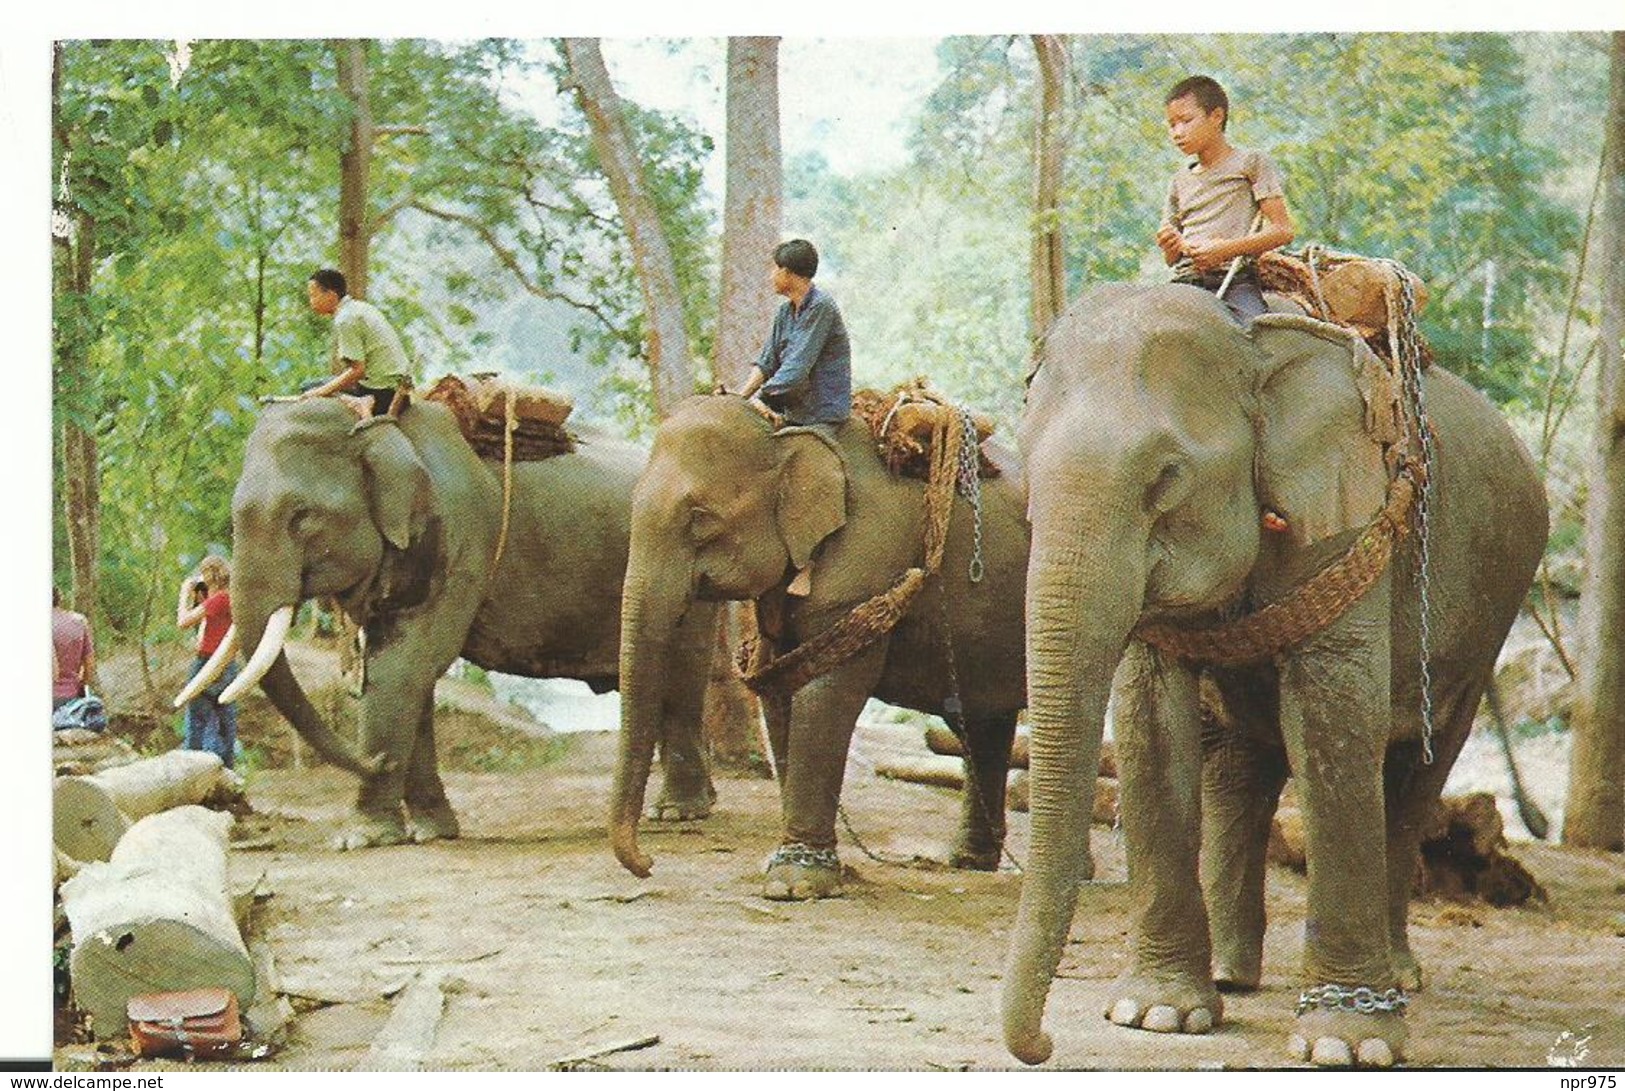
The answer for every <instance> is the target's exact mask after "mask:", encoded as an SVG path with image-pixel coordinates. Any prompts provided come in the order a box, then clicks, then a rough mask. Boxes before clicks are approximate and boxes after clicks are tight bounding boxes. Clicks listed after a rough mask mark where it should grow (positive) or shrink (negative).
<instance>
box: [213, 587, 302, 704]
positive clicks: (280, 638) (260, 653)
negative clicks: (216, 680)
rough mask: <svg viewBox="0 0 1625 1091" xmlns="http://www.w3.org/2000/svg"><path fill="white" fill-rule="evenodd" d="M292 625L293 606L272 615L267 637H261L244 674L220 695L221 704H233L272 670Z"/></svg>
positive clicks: (266, 633) (266, 626)
mask: <svg viewBox="0 0 1625 1091" xmlns="http://www.w3.org/2000/svg"><path fill="white" fill-rule="evenodd" d="M292 625H293V607H292V606H283V607H280V608H279V609H278V610H277V612H276V613H274V614H272V615H271V619H270V620H269V621H267V622H266V623H265V635H264V636H262V637H260V646H259V647H257V648H255V649H254V654H253V655H251V656H249V658H248V665H247V666H245V667H244V668H243V673H241V674H239V675H238V676H237V678H236V679H235V680H234V681H233V682H232V683H231V685H229V686H227V687H226V690H225V692H224V693H222V694H221V695H220V703H221V704H223V705H229V704H231V703H232V702H233V701H235V700H236V699H237V698H239V697H241V696H242V695H243V691H244V690H246V689H247V688H248V687H249V686H252V685H255V684H256V683H258V682H259V680H260V679H261V678H264V677H265V672H266V671H268V670H270V669H271V664H272V663H275V662H276V657H277V656H279V655H281V654H282V644H283V642H284V641H286V640H287V639H288V629H289V628H290V627H291V626H292Z"/></svg>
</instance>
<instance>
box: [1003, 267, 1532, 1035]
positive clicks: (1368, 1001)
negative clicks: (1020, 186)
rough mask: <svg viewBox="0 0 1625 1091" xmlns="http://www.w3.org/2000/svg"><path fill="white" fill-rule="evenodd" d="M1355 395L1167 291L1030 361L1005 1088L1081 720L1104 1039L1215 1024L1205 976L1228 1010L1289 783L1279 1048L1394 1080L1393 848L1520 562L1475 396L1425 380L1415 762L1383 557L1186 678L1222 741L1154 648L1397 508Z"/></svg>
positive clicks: (1072, 813)
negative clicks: (1336, 592) (1295, 807)
mask: <svg viewBox="0 0 1625 1091" xmlns="http://www.w3.org/2000/svg"><path fill="white" fill-rule="evenodd" d="M1373 368H1376V369H1377V370H1373ZM1379 372H1380V365H1378V364H1377V363H1376V360H1375V358H1374V357H1373V356H1371V354H1370V353H1369V351H1368V350H1366V349H1365V347H1364V345H1363V344H1361V343H1359V342H1358V339H1357V338H1355V337H1354V336H1353V335H1352V334H1347V333H1344V332H1343V331H1341V330H1338V329H1336V328H1335V327H1331V326H1327V325H1324V324H1321V323H1315V322H1312V321H1310V320H1308V319H1306V318H1303V317H1301V316H1287V315H1272V316H1266V317H1264V318H1262V319H1260V320H1258V322H1257V323H1255V324H1254V325H1253V327H1252V328H1251V330H1250V331H1247V332H1244V331H1243V330H1242V329H1241V328H1239V327H1238V326H1236V325H1235V324H1234V323H1233V322H1231V321H1230V320H1229V318H1228V317H1227V315H1226V313H1225V310H1224V308H1223V306H1222V305H1221V304H1220V303H1219V302H1217V301H1216V300H1215V298H1214V297H1213V296H1212V295H1211V294H1209V293H1206V292H1203V291H1201V290H1200V289H1196V288H1190V287H1185V286H1180V285H1162V286H1138V287H1136V286H1126V285H1114V286H1107V287H1102V288H1100V289H1097V290H1095V291H1093V292H1092V293H1090V294H1088V295H1086V296H1085V297H1083V298H1082V299H1080V300H1079V301H1078V302H1077V304H1076V305H1075V306H1073V307H1072V308H1071V309H1070V310H1069V311H1068V313H1067V314H1066V315H1065V316H1063V317H1062V319H1061V320H1060V321H1059V322H1058V323H1057V324H1056V326H1055V327H1054V328H1053V330H1052V331H1051V332H1050V333H1049V335H1048V337H1047V340H1046V343H1045V346H1044V350H1043V353H1042V357H1041V361H1040V366H1039V367H1038V369H1037V371H1036V373H1035V374H1034V376H1033V378H1032V382H1031V387H1030V390H1029V394H1028V401H1027V408H1026V412H1025V415H1024V419H1023V424H1022V434H1021V444H1022V449H1023V452H1024V454H1025V456H1026V458H1027V462H1028V478H1029V489H1030V511H1031V516H1032V523H1033V549H1032V563H1031V566H1030V568H1029V572H1028V583H1027V600H1028V603H1029V609H1030V623H1029V629H1028V665H1029V691H1030V705H1029V715H1030V717H1031V721H1032V751H1031V782H1030V783H1031V813H1032V845H1031V848H1030V852H1029V860H1028V866H1027V870H1026V874H1025V876H1024V878H1023V883H1022V893H1021V904H1020V909H1019V911H1018V915H1017V921H1016V925H1015V929H1014V932H1013V934H1012V938H1011V953H1010V963H1009V969H1008V973H1007V976H1006V980H1005V986H1004V1002H1003V1004H1004V1033H1005V1041H1006V1044H1007V1046H1008V1047H1009V1049H1010V1051H1011V1052H1012V1053H1013V1054H1014V1055H1015V1056H1016V1057H1018V1058H1020V1059H1021V1060H1023V1061H1026V1062H1028V1063H1035V1064H1036V1063H1039V1062H1041V1061H1043V1060H1044V1059H1045V1058H1047V1057H1048V1056H1049V1054H1050V1051H1051V1045H1052V1043H1051V1040H1050V1038H1049V1037H1048V1036H1047V1035H1046V1034H1045V1033H1044V1032H1043V1031H1042V1029H1041V1025H1040V1024H1041V1020H1042V1016H1043V1009H1044V1002H1045V998H1046V995H1047V993H1048V990H1049V983H1050V980H1051V977H1052V975H1053V973H1054V970H1055V967H1056V964H1057V959H1058V957H1059V954H1060V951H1061V945H1062V943H1063V942H1064V940H1065V938H1066V934H1067V927H1068V922H1069V921H1070V920H1071V918H1072V913H1073V909H1074V907H1075V905H1076V902H1077V897H1078V888H1079V882H1080V880H1081V879H1082V878H1083V877H1084V876H1086V875H1087V874H1088V873H1089V868H1090V864H1089V855H1088V845H1087V840H1086V837H1087V831H1088V822H1089V799H1088V795H1087V793H1086V792H1085V791H1083V790H1082V786H1086V785H1088V784H1089V783H1091V778H1090V777H1088V776H1086V775H1085V774H1086V773H1088V772H1089V771H1092V770H1093V769H1094V766H1095V761H1096V755H1097V753H1098V749H1099V745H1100V739H1101V733H1102V722H1103V719H1104V717H1105V714H1106V711H1107V703H1108V694H1109V693H1110V694H1111V701H1112V709H1113V723H1114V728H1115V732H1116V741H1117V756H1118V761H1119V764H1120V767H1121V775H1122V801H1121V808H1122V822H1123V834H1124V840H1125V845H1126V849H1127V853H1128V869H1129V882H1130V887H1131V895H1132V901H1133V905H1134V929H1133V938H1132V941H1131V949H1130V965H1129V967H1128V968H1127V969H1126V970H1125V971H1124V972H1123V974H1122V975H1121V976H1120V977H1119V978H1118V979H1117V981H1116V983H1115V984H1114V985H1113V986H1112V989H1111V992H1110V995H1109V997H1108V999H1107V1002H1106V1005H1105V1009H1106V1012H1107V1015H1108V1017H1109V1018H1110V1019H1111V1020H1112V1021H1113V1022H1114V1023H1119V1024H1122V1025H1126V1026H1137V1027H1142V1028H1144V1029H1148V1030H1160V1031H1184V1032H1202V1031H1205V1030H1207V1029H1208V1028H1210V1027H1212V1026H1213V1025H1215V1024H1216V1023H1217V1022H1218V1021H1219V1019H1220V1018H1221V1015H1222V1011H1223V1007H1222V1004H1221V1001H1220V996H1219V992H1218V990H1217V989H1216V987H1215V973H1216V974H1217V977H1218V979H1219V982H1220V983H1221V984H1226V985H1232V986H1235V987H1239V988H1246V987H1251V986H1256V985H1257V983H1258V981H1259V973H1260V952H1261V949H1262V943H1263V935H1264V912H1263V905H1264V902H1263V898H1264V892H1263V881H1264V847H1265V840H1266V837H1267V832H1268V830H1269V826H1270V819H1271V816H1272V814H1273V812H1274V809H1275V806H1276V802H1277V800H1278V796H1279V793H1280V790H1281V787H1282V783H1283V781H1284V779H1285V778H1286V776H1287V775H1288V772H1289V771H1290V774H1291V775H1292V776H1293V777H1294V778H1295V784H1296V791H1297V795H1298V798H1299V800H1300V802H1301V804H1302V809H1303V815H1304V823H1305V833H1306V846H1307V854H1308V858H1309V892H1308V921H1307V924H1306V927H1305V955H1304V963H1303V971H1302V972H1303V975H1304V978H1305V981H1306V985H1307V986H1308V987H1307V988H1306V989H1305V991H1304V993H1303V995H1302V996H1301V997H1300V1002H1299V1006H1298V1012H1299V1014H1298V1019H1297V1023H1296V1027H1295V1031H1294V1034H1293V1041H1292V1042H1291V1043H1290V1048H1291V1050H1292V1052H1293V1053H1295V1054H1296V1055H1297V1056H1299V1057H1300V1058H1302V1057H1308V1058H1309V1059H1311V1060H1312V1061H1314V1062H1315V1063H1317V1064H1326V1065H1346V1064H1351V1063H1358V1064H1362V1065H1373V1066H1382V1065H1388V1064H1392V1063H1394V1062H1395V1061H1396V1060H1398V1059H1399V1058H1400V1056H1401V1054H1402V1051H1403V1048H1404V1046H1405V1039H1406V1033H1405V1025H1404V1021H1403V1019H1402V1016H1403V1013H1404V1006H1405V998H1404V994H1403V990H1402V988H1401V986H1402V984H1410V985H1415V984H1417V982H1418V980H1419V970H1418V968H1417V966H1416V962H1415V959H1414V958H1413V957H1412V955H1411V952H1410V948H1409V945H1408V943H1407V940H1406V934H1405V914H1406V905H1407V901H1408V896H1409V884H1410V879H1411V875H1412V871H1413V868H1414V865H1415V861H1416V853H1417V839H1418V833H1419V828H1420V825H1421V823H1422V822H1423V820H1424V819H1425V818H1426V816H1427V812H1428V810H1429V808H1430V807H1431V806H1432V805H1433V804H1434V803H1435V801H1436V800H1437V798H1438V795H1439V792H1440V789H1441V788H1442V786H1443V784H1444V780H1445V777H1446V774H1447V773H1448V772H1449V770H1450V766H1451V763H1452V762H1453V761H1454V760H1455V758H1456V755H1457V754H1458V752H1459V751H1460V748H1461V745H1462V743H1463V741H1464V740H1465V739H1466V737H1467V735H1468V732H1469V730H1470V728H1471V724H1472V720H1473V715H1474V711H1475V709H1476V707H1477V705H1478V701H1479V696H1480V694H1481V693H1482V691H1483V689H1484V686H1485V684H1486V682H1487V681H1488V679H1489V677H1490V675H1491V672H1492V670H1493V667H1494V662H1495V657H1496V654H1497V651H1498V649H1499V648H1500V646H1501V642H1502V640H1503V639H1504V638H1505V635H1506V632H1507V630H1508V628H1509V627H1510V625H1511V623H1512V621H1513V619H1514V617H1515V615H1516V613H1517V611H1518V609H1519V606H1520V604H1521V602H1522V601H1523V597H1524V595H1525V593H1526V591H1527V589H1528V586H1529V582H1530V579H1531V576H1532V574H1533V572H1534V569H1535V566H1536V565H1537V563H1538V561H1539V558H1540V556H1541V552H1542V549H1543V547H1544V543H1545V539H1546V502H1545V496H1544V492H1543V490H1542V488H1541V484H1540V480H1539V477H1538V476H1537V474H1536V471H1535V467H1534V466H1533V464H1532V463H1531V461H1530V459H1529V457H1528V455H1527V453H1526V452H1525V451H1524V450H1523V448H1522V446H1521V445H1520V444H1519V442H1518V440H1517V439H1516V437H1515V436H1514V435H1513V433H1512V431H1511V430H1510V429H1509V428H1508V427H1507V425H1506V423H1505V422H1504V421H1503V420H1502V418H1501V417H1500V415H1499V414H1498V413H1497V412H1496V410H1495V409H1494V407H1492V406H1491V405H1490V404H1489V402H1488V401H1487V400H1486V399H1484V398H1483V397H1482V396H1481V395H1479V394H1478V393H1477V392H1476V391H1474V390H1473V389H1471V388H1470V387H1469V386H1468V385H1467V384H1466V383H1464V382H1462V381H1461V380H1460V379H1458V378H1456V377H1455V376H1453V375H1451V374H1449V373H1448V372H1446V371H1444V370H1443V369H1442V368H1438V367H1434V368H1432V369H1430V370H1429V371H1427V372H1426V374H1425V379H1424V380H1423V383H1422V385H1423V388H1424V392H1425V404H1426V409H1427V413H1428V416H1429V418H1430V419H1431V423H1432V427H1433V430H1434V435H1435V436H1436V438H1437V443H1436V451H1435V455H1434V459H1433V461H1432V465H1431V470H1430V472H1431V480H1432V488H1431V489H1430V490H1429V491H1428V493H1427V495H1428V497H1429V503H1430V509H1429V511H1428V512H1427V520H1428V522H1427V530H1428V538H1429V541H1428V551H1429V554H1430V555H1429V558H1428V562H1429V563H1428V569H1427V571H1428V579H1429V586H1428V600H1429V604H1430V609H1429V612H1428V619H1429V622H1430V624H1429V629H1430V639H1429V646H1428V657H1427V665H1428V668H1429V670H1430V673H1431V687H1430V689H1429V696H1430V698H1431V704H1432V714H1433V715H1432V732H1431V736H1430V737H1424V734H1425V733H1424V725H1423V722H1422V716H1421V712H1420V710H1421V708H1422V700H1423V697H1422V692H1421V689H1422V681H1421V678H1422V670H1421V654H1420V647H1419V643H1420V636H1419V620H1418V619H1419V615H1420V612H1419V606H1418V602H1419V593H1418V585H1417V579H1416V573H1417V571H1418V565H1417V558H1416V555H1415V554H1416V550H1417V548H1418V546H1417V541H1418V535H1417V534H1415V533H1412V534H1410V535H1409V536H1408V537H1403V536H1402V537H1400V541H1399V545H1398V546H1397V547H1396V548H1395V553H1394V555H1393V559H1392V562H1391V563H1390V564H1388V565H1387V566H1386V568H1383V569H1381V570H1380V574H1378V575H1376V576H1375V577H1374V580H1373V581H1372V582H1371V583H1370V586H1369V588H1368V589H1367V590H1366V591H1365V592H1364V593H1363V594H1362V595H1358V596H1357V597H1353V599H1352V605H1350V606H1348V608H1347V610H1346V612H1344V613H1342V614H1341V616H1338V617H1336V619H1335V620H1332V621H1330V624H1329V625H1327V626H1326V627H1324V628H1322V629H1320V630H1319V631H1318V632H1314V633H1313V635H1309V636H1307V637H1306V638H1305V639H1302V640H1300V641H1298V642H1297V643H1295V644H1293V645H1291V646H1289V647H1287V648H1286V649H1285V650H1283V651H1280V652H1279V653H1277V654H1275V655H1273V656H1272V657H1271V659H1270V660H1269V661H1266V662H1263V663H1261V664H1259V665H1256V666H1228V667H1225V668H1223V669H1214V670H1211V671H1209V672H1208V675H1209V683H1208V686H1207V687H1204V688H1207V689H1209V690H1210V691H1211V692H1213V693H1215V694H1217V696H1218V698H1219V700H1220V701H1221V702H1222V704H1223V706H1224V709H1223V714H1222V715H1221V716H1219V717H1218V719H1219V720H1221V721H1224V722H1228V723H1231V724H1233V725H1235V726H1234V727H1232V728H1230V729H1228V730H1221V729H1216V728H1211V727H1210V728H1209V729H1208V737H1207V738H1205V739H1204V738H1203V737H1202V733H1203V717H1202V713H1201V709H1200V707H1199V705H1200V701H1199V695H1198V689H1199V681H1200V680H1201V674H1202V670H1201V668H1200V667H1199V666H1198V665H1197V664H1196V663H1194V662H1192V661H1191V660H1190V659H1189V658H1188V657H1187V655H1186V654H1185V653H1183V652H1181V651H1179V650H1178V649H1177V648H1176V649H1175V650H1173V651H1170V650H1168V645H1167V643H1166V641H1165V639H1163V638H1165V637H1166V635H1167V634H1168V633H1169V632H1178V631H1182V630H1188V629H1189V628H1190V627H1193V626H1206V625H1211V624H1214V623H1215V622H1216V621H1217V620H1218V619H1220V618H1221V617H1224V616H1227V614H1228V613H1229V612H1231V611H1234V610H1236V609H1238V608H1240V609H1243V610H1245V609H1247V608H1249V607H1256V606H1257V605H1260V604H1264V603H1274V602H1276V601H1277V600H1280V599H1282V598H1283V597H1285V596H1286V595H1287V594H1288V593H1289V590H1290V589H1292V588H1294V587H1298V586H1300V585H1301V584H1303V583H1304V581H1305V580H1306V578H1307V577H1309V576H1310V575H1311V574H1314V573H1317V572H1320V571H1321V570H1322V568H1323V566H1325V565H1327V563H1328V562H1329V561H1332V560H1333V559H1334V558H1338V557H1341V556H1344V555H1345V553H1346V551H1348V550H1349V547H1350V543H1351V541H1354V540H1356V539H1358V540H1360V541H1362V542H1364V541H1367V540H1373V539H1368V538H1367V537H1366V534H1367V532H1368V531H1370V530H1371V528H1377V527H1378V526H1379V524H1380V521H1381V520H1382V519H1383V518H1385V517H1387V516H1384V515H1379V514H1378V513H1379V510H1386V511H1387V512H1388V513H1389V515H1392V513H1393V511H1394V510H1396V509H1394V508H1392V507H1385V505H1389V504H1390V502H1391V500H1392V498H1393V497H1394V496H1396V495H1402V494H1401V493H1399V492H1397V491H1396V489H1398V488H1402V487H1400V486H1390V484H1389V481H1390V475H1389V473H1388V471H1387V463H1386V457H1387V455H1388V454H1390V453H1392V451H1391V449H1388V448H1385V447H1384V445H1383V444H1382V443H1380V442H1379V440H1378V438H1377V437H1378V436H1380V434H1381V433H1382V432H1383V431H1384V427H1390V426H1395V425H1398V424H1400V423H1402V418H1400V417H1399V416H1398V415H1397V414H1394V413H1393V412H1392V408H1393V405H1394V399H1393V398H1392V397H1387V398H1385V397H1384V396H1383V391H1384V385H1383V384H1384V378H1385V377H1384V376H1383V375H1382V374H1380V373H1379ZM1387 389H1388V390H1389V391H1390V392H1391V390H1392V387H1391V385H1390V386H1389V387H1388V388H1387ZM1385 415H1386V416H1385ZM1391 525H1397V523H1395V524H1391ZM1153 634H1156V635H1157V637H1158V644H1157V645H1155V646H1154V645H1153V643H1150V642H1148V639H1142V638H1150V637H1152V636H1153ZM1114 671H1116V672H1118V673H1117V676H1116V677H1117V682H1116V688H1115V690H1114V689H1113V687H1112V679H1113V674H1114ZM1426 752H1430V753H1431V761H1429V760H1427V753H1426ZM1204 755H1205V756H1204ZM1199 857H1200V864H1199V863H1198V859H1199ZM1204 887H1205V891H1206V899H1205V902H1204V896H1203V894H1204V889H1203V888H1204ZM1210 914H1211V916H1210ZM1210 923H1211V928H1212V932H1211V937H1210V933H1209V925H1210ZM1215 959H1216V960H1217V965H1216V967H1215V962H1214V960H1215ZM1362 990H1364V991H1362Z"/></svg>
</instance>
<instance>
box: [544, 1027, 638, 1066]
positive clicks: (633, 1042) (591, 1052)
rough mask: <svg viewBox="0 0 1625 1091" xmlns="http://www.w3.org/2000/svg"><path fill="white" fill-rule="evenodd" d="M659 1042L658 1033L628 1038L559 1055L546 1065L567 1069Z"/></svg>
mask: <svg viewBox="0 0 1625 1091" xmlns="http://www.w3.org/2000/svg"><path fill="white" fill-rule="evenodd" d="M659 1044H660V1035H658V1034H649V1035H645V1036H644V1037H642V1038H630V1039H627V1040H626V1041H624V1042H612V1043H610V1044H609V1045H606V1046H596V1047H594V1048H593V1049H584V1050H582V1051H581V1052H579V1053H570V1054H567V1055H566V1056H563V1057H560V1058H559V1059H558V1060H556V1061H554V1062H553V1063H552V1064H550V1065H548V1066H547V1067H548V1068H550V1069H554V1070H568V1069H570V1068H573V1067H575V1066H576V1065H578V1064H584V1063H585V1062H587V1061H592V1060H596V1059H598V1058H599V1057H607V1056H609V1055H610V1054H611V1053H628V1052H631V1051H632V1050H634V1049H648V1048H649V1047H650V1046H655V1045H659Z"/></svg>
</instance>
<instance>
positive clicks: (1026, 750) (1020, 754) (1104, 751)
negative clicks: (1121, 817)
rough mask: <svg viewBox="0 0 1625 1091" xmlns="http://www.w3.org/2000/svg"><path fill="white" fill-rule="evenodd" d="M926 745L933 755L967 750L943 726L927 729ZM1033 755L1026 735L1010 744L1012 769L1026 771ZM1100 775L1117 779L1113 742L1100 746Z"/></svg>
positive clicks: (956, 754)
mask: <svg viewBox="0 0 1625 1091" xmlns="http://www.w3.org/2000/svg"><path fill="white" fill-rule="evenodd" d="M925 745H926V748H927V749H928V750H930V751H931V753H933V754H950V755H953V756H954V757H959V756H962V755H963V754H964V753H965V748H964V746H963V745H961V743H960V741H959V736H958V735H955V734H954V733H953V732H952V731H950V730H948V728H947V727H945V726H943V725H942V724H932V725H931V726H930V727H927V728H926V729H925ZM1030 754H1031V745H1030V740H1029V739H1028V738H1027V736H1026V735H1017V736H1016V737H1015V741H1014V742H1012V743H1011V744H1010V768H1012V769H1025V768H1027V763H1028V759H1029V756H1030ZM1099 775H1100V776H1103V777H1112V778H1114V779H1115V778H1116V776H1117V752H1116V750H1115V749H1113V747H1112V744H1111V741H1110V740H1107V741H1106V742H1103V743H1101V744H1100V769H1099Z"/></svg>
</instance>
